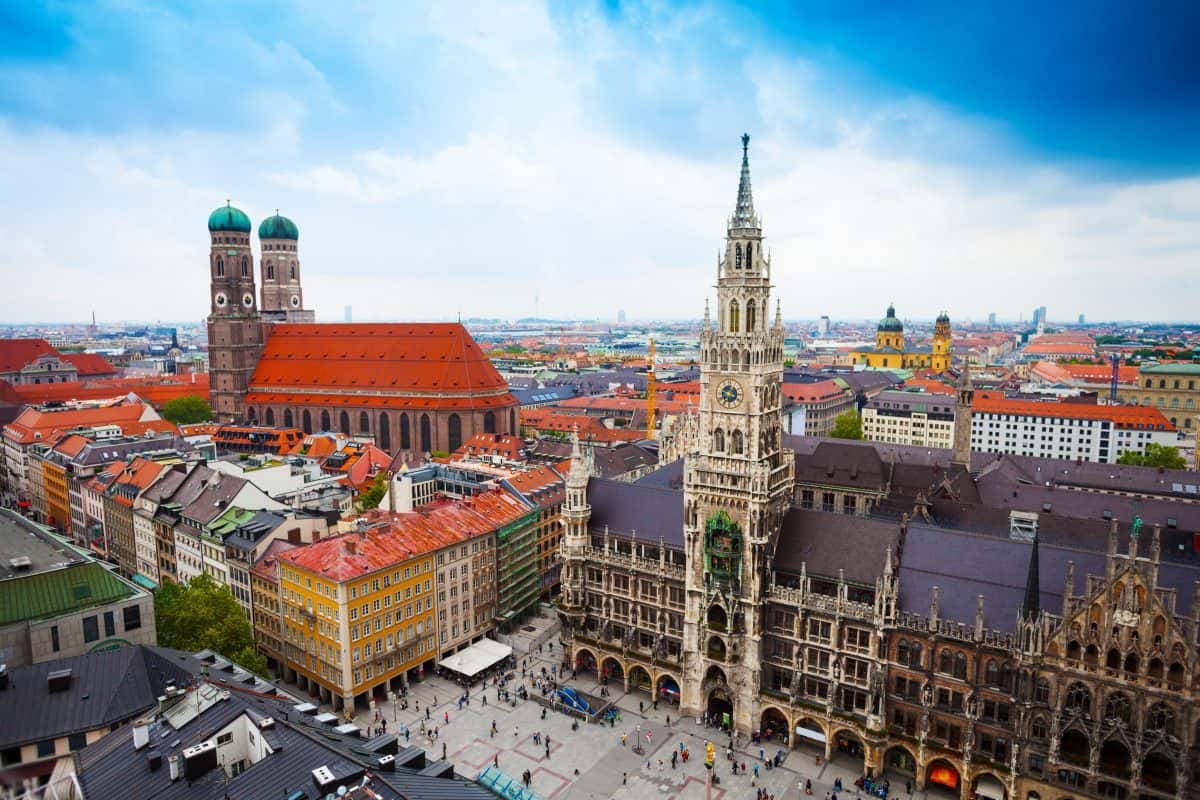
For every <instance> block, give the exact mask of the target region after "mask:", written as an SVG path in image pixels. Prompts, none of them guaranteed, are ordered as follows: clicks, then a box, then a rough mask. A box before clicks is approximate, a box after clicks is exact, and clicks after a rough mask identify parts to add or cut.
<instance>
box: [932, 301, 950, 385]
mask: <svg viewBox="0 0 1200 800" xmlns="http://www.w3.org/2000/svg"><path fill="white" fill-rule="evenodd" d="M929 367H930V369H932V370H933V371H934V372H945V371H946V370H948V369H950V315H949V314H947V313H946V312H945V311H943V312H942V313H941V314H938V318H937V320H936V321H935V322H934V323H933V347H932V357H931V358H930V362H929Z"/></svg>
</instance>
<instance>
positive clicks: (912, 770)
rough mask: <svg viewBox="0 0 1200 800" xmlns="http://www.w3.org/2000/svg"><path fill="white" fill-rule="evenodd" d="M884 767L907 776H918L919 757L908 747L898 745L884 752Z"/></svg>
mask: <svg viewBox="0 0 1200 800" xmlns="http://www.w3.org/2000/svg"><path fill="white" fill-rule="evenodd" d="M883 768H884V770H885V771H890V772H895V773H898V774H900V775H903V776H904V777H906V778H910V777H916V774H917V759H916V757H915V756H914V755H913V754H912V753H911V752H909V750H908V748H907V747H901V746H900V745H896V746H894V747H890V748H888V751H887V752H886V753H884V754H883Z"/></svg>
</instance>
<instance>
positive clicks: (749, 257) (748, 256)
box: [746, 243, 754, 269]
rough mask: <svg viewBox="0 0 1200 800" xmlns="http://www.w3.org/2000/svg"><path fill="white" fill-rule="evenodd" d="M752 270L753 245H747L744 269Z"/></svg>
mask: <svg viewBox="0 0 1200 800" xmlns="http://www.w3.org/2000/svg"><path fill="white" fill-rule="evenodd" d="M753 268H754V245H753V244H752V243H747V245H746V269H753Z"/></svg>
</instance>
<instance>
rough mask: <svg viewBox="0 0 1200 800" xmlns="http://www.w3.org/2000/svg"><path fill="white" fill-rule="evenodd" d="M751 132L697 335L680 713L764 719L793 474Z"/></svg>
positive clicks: (744, 723) (779, 331)
mask: <svg viewBox="0 0 1200 800" xmlns="http://www.w3.org/2000/svg"><path fill="white" fill-rule="evenodd" d="M749 143H750V137H749V135H743V136H742V172H741V180H740V182H739V185H738V196H737V205H736V207H735V209H734V213H733V216H732V217H731V218H730V219H729V224H728V229H727V232H726V237H725V252H724V253H723V254H722V255H721V256H720V257H719V258H718V260H717V286H716V289H717V315H716V320H715V321H714V320H713V319H712V318H711V314H710V313H709V312H708V311H707V310H706V311H705V317H704V325H703V328H702V329H701V333H700V351H701V356H700V360H701V365H700V413H699V417H698V425H699V447H698V450H699V452H698V453H696V454H695V455H689V456H688V457H687V461H686V464H685V470H684V545H685V547H686V551H687V568H686V590H687V598H686V608H685V613H684V646H683V652H684V668H683V673H684V674H683V684H684V685H683V687H682V692H681V695H682V704H683V705H682V709H681V710H682V712H683V713H684V714H686V715H688V716H692V715H696V714H699V713H702V712H705V711H711V712H714V713H716V714H717V715H718V717H720V715H722V714H729V715H730V720H731V722H732V723H733V724H734V725H735V726H736V727H737V728H738V729H739V730H742V731H749V730H751V729H753V727H754V721H755V720H756V719H757V715H758V708H757V706H756V704H757V697H758V684H759V675H760V672H761V670H760V642H761V639H762V630H763V619H762V603H761V601H762V596H763V592H764V591H765V587H766V583H767V580H766V578H767V570H768V562H769V558H770V555H771V553H772V552H773V550H774V546H775V542H776V540H777V538H778V533H779V530H780V527H781V524H782V520H783V515H784V514H785V513H786V511H787V508H788V505H789V502H790V498H791V490H792V480H793V479H792V474H793V470H794V463H793V457H792V454H791V452H789V451H785V450H783V448H782V427H781V424H780V398H781V384H782V380H783V338H784V337H783V321H782V319H781V317H780V313H779V309H778V306H777V307H776V312H775V321H774V323H773V324H769V323H770V320H769V313H770V299H771V298H770V295H771V262H770V259H769V257H768V255H767V253H766V252H764V251H763V247H762V244H763V235H762V224H761V221H760V220H759V218H758V216H757V215H756V214H755V211H754V198H753V195H752V192H751V187H750V161H749V156H748V148H749Z"/></svg>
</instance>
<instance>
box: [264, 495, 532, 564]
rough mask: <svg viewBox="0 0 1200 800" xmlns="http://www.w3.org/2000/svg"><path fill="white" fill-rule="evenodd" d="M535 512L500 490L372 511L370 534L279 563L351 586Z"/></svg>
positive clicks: (333, 540)
mask: <svg viewBox="0 0 1200 800" xmlns="http://www.w3.org/2000/svg"><path fill="white" fill-rule="evenodd" d="M530 513H532V510H531V509H530V508H529V507H528V506H527V505H526V504H525V503H523V502H522V501H520V500H519V499H517V498H516V497H515V496H513V495H511V494H509V493H508V492H504V491H499V490H493V491H488V492H483V493H481V494H478V495H476V496H474V497H471V498H467V499H465V500H456V501H446V502H441V503H433V504H430V505H428V506H425V507H423V508H421V509H419V510H417V511H412V512H408V513H396V512H390V511H382V510H380V509H372V510H371V511H369V512H367V513H366V514H364V515H363V516H362V519H363V520H364V524H365V525H366V526H367V530H366V531H361V532H360V531H356V532H352V533H345V534H342V535H340V536H334V537H330V538H328V539H323V540H321V541H320V542H316V543H314V544H310V545H305V546H303V547H298V548H296V549H295V550H291V551H289V552H287V553H283V554H281V555H280V557H279V559H280V561H283V562H286V563H289V564H293V565H295V566H297V567H300V568H301V569H305V570H308V571H309V572H312V573H314V574H317V575H321V576H323V577H326V578H329V579H331V580H335V581H339V582H340V581H348V580H353V579H354V578H357V577H360V576H363V575H367V574H370V573H372V572H376V571H378V570H381V569H387V568H388V567H391V566H393V565H396V564H401V563H403V562H405V561H408V560H410V559H413V558H416V557H419V556H422V555H426V554H428V553H432V552H434V551H436V550H440V549H442V548H443V547H449V546H451V545H453V544H456V543H458V542H461V541H466V540H468V539H471V538H473V537H475V536H481V535H483V534H486V533H490V532H492V531H494V530H496V529H497V528H500V527H502V526H504V525H508V524H509V523H512V522H516V521H517V520H519V519H521V518H522V517H523V516H525V515H527V514H530Z"/></svg>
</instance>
